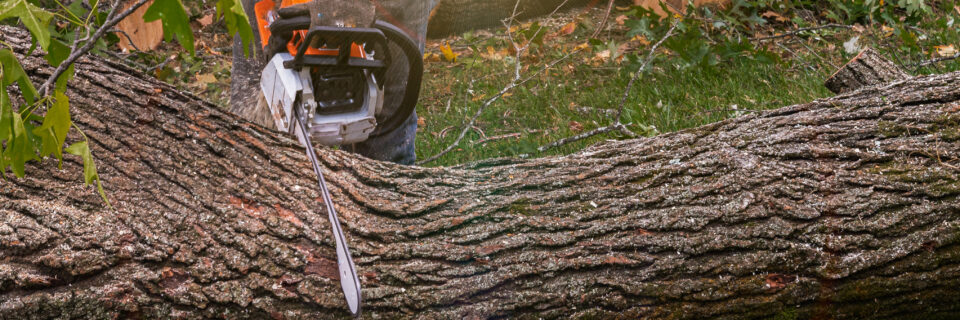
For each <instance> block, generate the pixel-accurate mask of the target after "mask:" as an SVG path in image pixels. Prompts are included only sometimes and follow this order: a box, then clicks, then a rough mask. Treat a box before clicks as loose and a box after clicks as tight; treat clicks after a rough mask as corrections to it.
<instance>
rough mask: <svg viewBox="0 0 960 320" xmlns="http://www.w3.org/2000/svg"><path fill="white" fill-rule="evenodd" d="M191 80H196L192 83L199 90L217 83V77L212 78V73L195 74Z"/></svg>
mask: <svg viewBox="0 0 960 320" xmlns="http://www.w3.org/2000/svg"><path fill="white" fill-rule="evenodd" d="M193 78H194V80H196V81H195V82H194V85H195V86H197V87H199V88H206V87H207V85H208V84H211V83H214V82H217V77H216V76H214V75H213V74H212V73H203V74H201V73H197V74H196V75H194V76H193Z"/></svg>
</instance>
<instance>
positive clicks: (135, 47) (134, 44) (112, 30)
mask: <svg viewBox="0 0 960 320" xmlns="http://www.w3.org/2000/svg"><path fill="white" fill-rule="evenodd" d="M107 32H113V33H120V34H123V36H124V37H126V38H127V42H129V43H130V46H131V47H133V50H137V51H143V50H140V48H138V47H137V44H136V43H133V38H131V37H130V35H129V34H127V32H126V31H123V30H120V29H110V31H107Z"/></svg>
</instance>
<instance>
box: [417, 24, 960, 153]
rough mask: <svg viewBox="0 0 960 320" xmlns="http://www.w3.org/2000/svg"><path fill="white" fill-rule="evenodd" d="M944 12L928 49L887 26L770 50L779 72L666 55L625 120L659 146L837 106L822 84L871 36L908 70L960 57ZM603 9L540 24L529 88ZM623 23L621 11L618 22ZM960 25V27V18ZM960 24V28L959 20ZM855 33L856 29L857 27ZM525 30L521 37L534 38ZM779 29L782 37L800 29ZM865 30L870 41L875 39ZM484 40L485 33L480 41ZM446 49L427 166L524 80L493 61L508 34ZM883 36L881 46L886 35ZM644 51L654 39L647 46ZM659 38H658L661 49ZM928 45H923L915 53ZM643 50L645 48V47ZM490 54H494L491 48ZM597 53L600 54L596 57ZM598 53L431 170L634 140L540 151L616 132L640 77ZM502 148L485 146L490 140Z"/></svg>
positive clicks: (492, 117) (436, 79)
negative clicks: (701, 130)
mask: <svg viewBox="0 0 960 320" xmlns="http://www.w3.org/2000/svg"><path fill="white" fill-rule="evenodd" d="M952 11H953V10H950V11H949V12H945V13H944V12H941V13H938V14H937V15H935V16H933V17H931V18H929V19H926V20H925V21H923V22H922V23H920V24H918V28H915V30H916V32H917V34H919V35H921V36H919V39H911V38H909V37H906V36H900V35H887V36H883V34H884V30H883V27H884V26H883V25H882V24H880V23H876V24H873V25H867V26H865V27H864V28H863V29H860V30H849V29H840V30H830V29H825V30H821V31H817V32H816V33H813V34H805V35H804V36H803V37H792V38H786V39H782V40H778V41H776V42H767V43H765V45H766V46H767V47H766V48H767V49H768V50H770V51H772V52H774V53H776V54H777V55H778V56H779V58H780V59H781V61H780V62H778V63H760V62H756V61H751V60H747V59H736V60H727V61H721V62H720V63H719V64H718V65H715V66H703V67H701V66H694V67H685V66H684V65H683V63H682V62H681V61H680V59H678V58H676V57H677V54H676V53H673V52H670V51H668V50H661V51H660V52H659V56H658V58H657V59H655V60H654V61H653V62H652V63H651V65H652V66H653V68H652V70H650V71H649V72H646V73H645V74H643V76H642V77H641V78H640V79H639V80H638V81H637V83H636V85H635V86H634V87H633V90H631V92H630V93H629V96H628V98H627V100H626V104H625V105H624V110H623V119H622V122H623V123H628V124H629V126H628V128H629V129H630V130H631V131H632V132H634V133H635V134H637V135H645V136H651V135H656V134H660V133H665V132H672V131H677V130H683V129H686V128H692V127H697V126H701V125H705V124H708V123H712V122H716V121H720V120H723V119H727V118H731V117H736V116H739V115H743V114H745V113H749V112H753V111H755V110H765V109H773V108H779V107H782V106H787V105H791V104H797V103H804V102H809V101H812V100H814V99H817V98H824V97H829V96H832V93H830V92H829V91H828V90H827V89H826V88H825V87H824V86H823V81H824V80H825V79H826V78H827V77H829V76H830V74H831V73H832V72H833V71H834V70H835V66H841V65H843V64H844V63H845V62H846V61H847V60H848V59H849V58H851V57H852V56H853V54H850V53H846V52H844V48H843V42H845V41H847V40H849V39H851V38H852V37H854V36H860V37H861V38H862V39H861V41H860V43H861V46H862V47H867V46H870V47H874V48H877V49H879V50H880V51H881V53H883V54H885V55H886V56H889V57H891V58H893V59H894V60H895V61H896V62H898V63H900V64H901V65H903V66H905V67H909V66H911V65H913V64H915V63H916V62H918V61H922V60H927V59H929V58H931V57H932V56H933V53H932V52H933V51H932V50H933V46H934V45H948V44H956V45H957V46H958V47H960V34H958V31H960V28H958V27H956V26H953V24H952V22H950V21H952V20H951V19H953V18H954V17H958V16H960V10H958V11H957V12H956V13H954V12H952ZM598 14H602V12H601V10H593V11H589V10H588V11H583V12H574V13H572V14H567V15H566V16H564V17H560V18H555V19H553V24H552V25H551V24H550V23H546V22H544V21H547V20H550V19H542V20H541V21H539V22H538V23H541V24H542V25H544V26H545V28H546V29H547V30H548V32H550V33H551V34H548V35H547V40H545V41H544V45H543V46H540V47H539V48H538V50H536V51H533V52H531V53H530V54H528V55H525V56H523V57H521V63H522V65H523V66H524V72H523V74H524V77H525V76H527V75H532V74H534V72H535V71H536V70H538V69H539V68H541V67H542V66H543V65H544V64H546V63H547V62H549V61H553V60H554V59H558V58H560V57H562V56H563V55H564V54H565V53H567V52H570V51H571V50H572V48H574V47H576V46H577V45H579V44H582V43H585V42H586V41H587V37H588V36H589V34H590V33H592V31H593V30H592V26H593V25H594V24H593V23H591V21H596V20H598V19H599V16H598ZM616 15H617V13H616V12H614V16H616ZM957 19H958V20H960V18H957ZM957 22H958V23H957V25H960V21H957ZM567 23H576V24H577V25H578V28H577V30H576V31H575V32H574V33H572V34H567V35H557V34H552V33H554V32H555V31H556V30H560V29H561V28H563V27H564V26H566V25H567ZM851 24H852V23H851ZM527 26H529V22H528V24H527V25H526V26H523V27H521V28H520V30H521V31H520V32H519V33H522V32H523V31H522V30H523V28H526V27H527ZM776 28H777V27H776V26H771V29H772V30H765V31H767V32H769V33H768V34H772V33H775V32H785V31H789V30H790V29H791V28H786V27H783V26H780V28H781V29H780V30H777V29H776ZM610 29H611V31H609V32H607V33H605V34H604V35H603V36H602V37H603V38H604V40H605V41H611V42H613V43H620V44H621V49H622V47H624V46H625V47H626V48H627V49H626V50H630V51H631V52H633V53H638V54H641V56H645V54H646V51H647V50H649V46H650V43H649V42H646V41H637V39H636V38H634V39H628V38H627V37H626V36H625V33H626V30H625V27H624V26H622V25H621V26H617V25H613V26H612V27H611V28H610ZM864 30H866V31H864ZM479 33H480V32H477V34H479ZM482 33H484V34H486V37H484V36H480V37H478V36H477V35H476V34H475V33H474V32H471V33H468V34H464V35H462V36H454V37H449V38H447V39H439V40H437V41H433V42H430V43H428V49H427V56H428V57H434V59H433V60H432V61H431V60H429V59H428V62H427V64H426V74H427V76H426V77H425V79H426V80H425V82H424V84H423V90H422V94H421V99H420V105H419V106H418V107H417V112H418V114H419V115H420V117H421V121H420V129H419V131H418V135H417V146H416V147H417V158H418V159H425V158H428V157H430V156H433V155H435V154H438V153H440V152H441V151H442V150H444V149H445V148H446V147H447V146H449V145H451V144H452V143H454V141H455V140H456V138H457V136H458V135H459V133H460V130H462V128H463V127H464V126H465V124H466V123H467V122H468V121H469V119H470V118H471V117H472V116H473V115H474V114H475V113H476V112H477V110H478V109H479V108H481V106H482V105H483V104H484V102H485V101H486V100H487V99H489V98H490V97H491V96H493V95H495V94H496V93H497V92H499V91H500V90H502V89H503V88H504V86H506V85H507V84H508V83H509V81H510V79H511V78H512V76H513V68H514V64H513V59H512V56H511V55H510V54H507V55H506V57H504V58H491V56H490V54H489V53H493V52H494V51H498V50H501V49H500V48H508V47H510V44H509V41H508V39H509V38H508V37H507V36H506V34H507V31H506V28H503V27H502V28H497V29H493V30H488V31H484V32H482ZM877 35H880V36H877ZM644 40H645V39H644ZM653 40H657V39H651V40H650V42H652V41H653ZM912 41H918V42H917V45H912V46H908V45H906V43H911V42H912ZM637 42H642V43H640V44H637ZM443 45H449V46H450V47H451V48H453V51H454V52H458V53H460V54H461V56H460V57H459V58H458V59H457V61H456V62H450V61H444V60H446V59H442V57H443V54H442V52H441V50H440V47H442V46H443ZM488 47H489V48H488ZM591 49H592V50H591ZM602 49H603V48H597V47H593V46H588V50H585V51H583V52H579V53H576V54H574V55H572V56H570V57H569V58H568V59H566V60H564V61H563V62H561V63H559V64H557V65H556V66H555V67H554V68H552V69H550V70H549V71H547V72H544V73H542V74H539V75H538V76H536V77H534V78H533V80H531V81H530V82H527V83H525V84H524V85H522V86H519V87H518V88H515V89H514V90H512V91H510V93H509V94H508V95H509V96H507V97H505V98H504V99H502V100H500V101H496V102H494V103H493V104H492V105H490V106H489V107H488V108H487V109H486V110H484V111H483V112H482V113H481V115H480V117H479V118H478V120H477V122H476V123H475V128H472V129H471V130H470V131H469V132H468V133H467V135H466V137H465V138H464V140H463V141H462V142H460V143H459V145H458V147H457V148H455V149H454V150H453V151H452V152H449V153H447V154H445V155H444V156H442V157H440V158H439V159H437V160H436V161H433V162H430V163H428V164H425V165H428V166H446V165H456V164H461V163H467V162H473V161H478V160H483V159H488V158H496V157H517V156H520V157H541V156H551V155H563V154H569V153H572V152H576V151H578V150H581V149H583V148H584V147H586V146H589V145H591V144H595V143H597V142H600V141H602V140H604V139H623V138H627V137H626V136H625V135H623V134H621V133H608V134H603V135H598V136H595V137H592V138H590V139H586V140H582V141H579V142H576V143H571V144H568V145H564V146H562V147H560V148H555V149H552V150H547V151H545V152H538V151H537V148H538V147H540V146H543V145H545V144H548V143H550V142H553V141H556V140H559V139H562V138H567V137H571V136H574V135H577V134H580V133H583V132H587V131H589V130H592V129H595V128H600V127H604V126H608V125H611V124H613V123H614V118H615V115H614V114H615V113H616V110H617V108H618V106H619V104H620V101H621V98H622V96H623V94H624V90H625V88H626V87H627V82H628V81H629V79H630V77H631V73H630V72H629V71H628V70H635V69H636V67H633V68H632V69H631V68H630V67H628V64H627V63H625V62H623V61H619V62H618V61H616V60H613V61H611V60H610V59H601V58H600V57H601V56H603V53H601V50H602ZM909 69H910V68H908V71H909V72H911V73H914V74H931V73H944V72H949V71H955V70H958V69H960V62H957V61H956V60H954V61H947V62H943V63H938V64H935V65H933V66H931V67H928V68H922V69H919V70H909ZM492 137H502V139H496V140H492V141H489V142H486V143H481V142H483V141H485V139H490V138H492Z"/></svg>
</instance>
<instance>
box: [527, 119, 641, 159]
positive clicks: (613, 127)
mask: <svg viewBox="0 0 960 320" xmlns="http://www.w3.org/2000/svg"><path fill="white" fill-rule="evenodd" d="M614 130H617V131H620V132H624V133H627V132H630V130H629V129H627V126H626V125H624V124H622V123H615V124H613V125H609V126H606V127H602V128H596V129H593V130H590V131H588V132H584V133H581V134H578V135H575V136H572V137H569V138H564V139H560V140H557V141H554V142H551V143H549V144H546V145H543V146H540V147H539V148H537V150H538V151H540V152H544V151H547V150H550V149H553V148H557V147H560V146H563V145H566V144H570V143H574V142H577V141H580V140H583V139H586V138H589V137H592V136H595V135H600V134H604V133H607V132H613V131H614ZM630 135H633V132H630Z"/></svg>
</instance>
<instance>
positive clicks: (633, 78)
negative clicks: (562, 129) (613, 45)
mask: <svg viewBox="0 0 960 320" xmlns="http://www.w3.org/2000/svg"><path fill="white" fill-rule="evenodd" d="M677 25H678V23H677V21H674V22H673V24H672V25H671V26H670V29H669V30H667V33H666V34H664V35H663V38H661V39H660V41H657V43H655V44H654V45H653V46H652V47H650V52H649V53H648V54H647V58H646V59H644V61H643V64H642V65H640V68H639V69H637V71H636V72H634V73H633V76H631V77H630V82H628V83H627V89H626V90H624V91H623V97H622V98H621V99H620V105H619V106H618V107H617V113H616V117H614V122H613V124H612V125H609V126H606V127H602V128H597V129H593V130H591V131H588V132H585V133H582V134H579V135H576V136H573V137H569V138H564V139H560V140H557V141H554V142H551V143H549V144H546V145H543V146H540V147H539V148H537V150H539V151H540V152H543V151H546V150H549V149H553V148H557V147H560V146H563V145H566V144H569V143H573V142H577V141H580V140H583V139H586V138H589V137H592V136H596V135H600V134H604V133H608V132H611V131H614V130H617V131H620V132H622V133H623V134H625V135H627V136H630V137H635V136H636V134H634V133H633V132H632V131H630V129H627V126H626V125H624V124H623V123H621V122H620V119H621V117H622V116H623V107H624V106H625V105H626V103H627V98H628V97H629V96H630V90H631V89H633V84H634V83H636V82H637V78H639V77H640V75H641V74H643V70H644V69H646V68H647V65H648V64H649V63H650V62H651V61H653V57H654V54H656V52H657V48H658V47H660V45H661V44H663V42H664V41H666V40H667V38H670V37H671V36H673V31H674V30H676V29H677Z"/></svg>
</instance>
